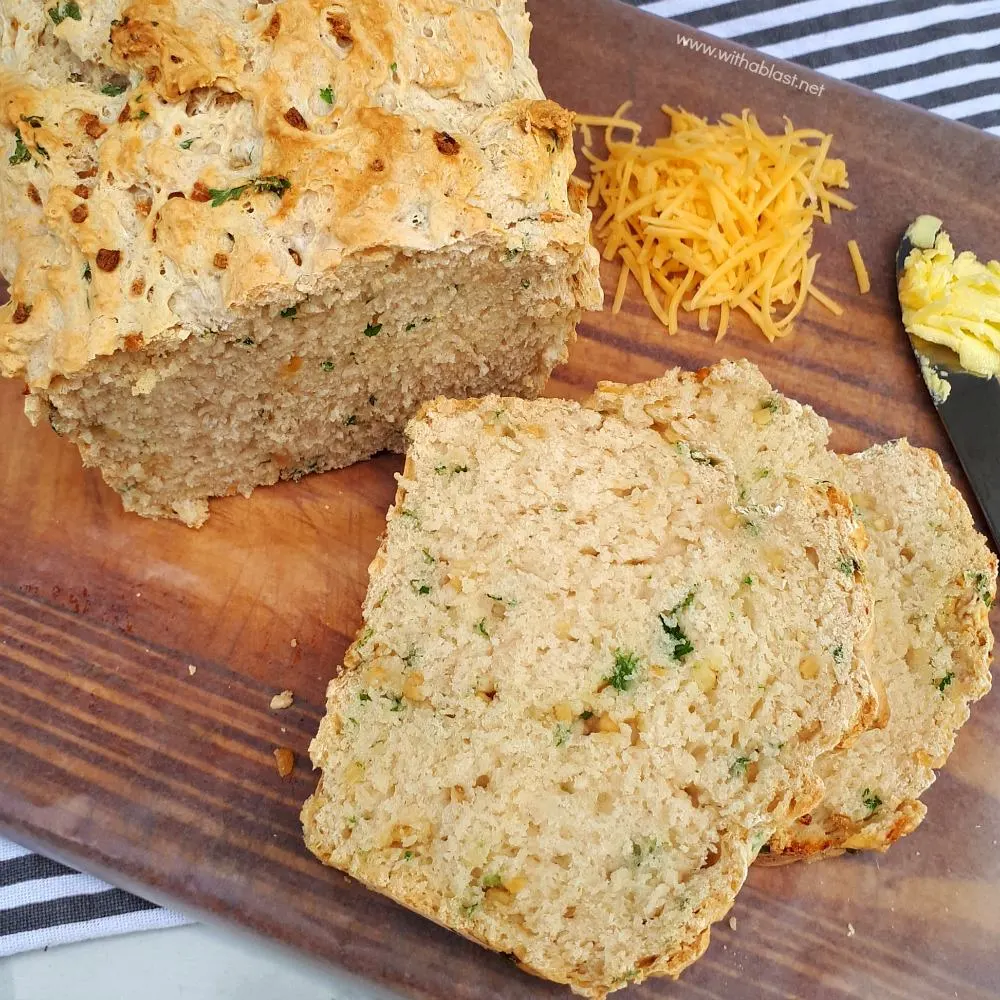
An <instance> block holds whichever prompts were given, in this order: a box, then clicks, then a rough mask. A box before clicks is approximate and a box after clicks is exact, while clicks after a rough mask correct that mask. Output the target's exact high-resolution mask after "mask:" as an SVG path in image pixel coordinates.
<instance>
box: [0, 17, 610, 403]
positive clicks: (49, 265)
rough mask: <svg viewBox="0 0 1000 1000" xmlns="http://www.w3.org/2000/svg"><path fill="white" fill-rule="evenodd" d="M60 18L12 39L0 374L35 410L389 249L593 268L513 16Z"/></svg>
mask: <svg viewBox="0 0 1000 1000" xmlns="http://www.w3.org/2000/svg"><path fill="white" fill-rule="evenodd" d="M48 6H49V5H48V4H43V3H41V2H38V0H13V2H11V3H10V4H8V5H7V7H8V9H9V14H10V17H9V18H5V19H4V22H3V24H2V26H0V32H2V34H0V54H2V57H3V58H2V65H3V69H2V70H0V135H2V137H3V144H4V149H5V155H4V156H3V157H0V191H2V192H3V194H4V197H3V199H2V200H0V206H2V207H0V224H2V225H3V228H4V232H5V240H4V246H3V248H2V249H0V270H2V271H3V273H4V274H5V275H6V277H7V278H8V279H9V280H10V283H11V302H10V303H9V304H8V305H7V306H6V307H4V308H2V309H0V371H2V372H3V374H5V375H9V376H19V377H23V378H25V380H26V381H27V383H28V385H29V386H30V387H32V388H39V389H44V388H45V387H47V386H48V385H49V384H50V382H51V380H52V379H53V378H55V377H57V376H60V375H63V376H66V375H73V374H77V373H80V372H82V371H84V370H86V368H87V366H88V364H89V363H90V362H91V361H92V360H93V359H94V358H95V357H98V356H100V355H106V354H110V353H112V352H115V351H117V350H120V349H122V348H123V347H126V346H131V347H132V349H135V348H136V347H139V346H142V345H150V344H154V343H160V344H168V343H171V342H177V341H180V340H184V339H185V338H187V337H188V336H190V335H191V334H192V333H194V332H197V331H199V330H204V329H212V330H224V329H226V327H227V326H228V325H230V324H231V323H232V322H233V321H234V320H235V319H236V318H238V317H239V316H241V315H245V314H246V313H247V312H249V311H252V310H253V309H255V308H260V307H267V306H271V307H273V308H274V309H275V311H277V310H278V309H281V308H288V307H291V306H293V305H294V304H295V303H296V302H298V301H300V300H301V299H303V298H304V297H305V296H307V295H314V294H322V292H323V291H324V289H326V288H327V287H328V286H329V283H330V276H331V275H332V273H333V272H334V271H335V270H336V269H337V267H338V265H339V264H340V263H341V262H342V261H343V260H344V259H345V258H347V257H349V256H352V255H363V254H365V253H366V252H369V251H376V250H379V249H380V248H383V249H384V248H394V249H401V250H403V251H414V252H417V251H433V250H436V249H440V248H444V247H447V246H451V245H455V244H461V243H463V242H465V241H468V240H470V239H480V240H481V239H482V238H489V239H491V240H493V241H495V242H496V243H497V245H499V246H500V247H501V248H507V249H508V250H509V251H510V252H511V253H518V252H521V251H523V250H537V251H538V252H540V253H543V252H544V250H545V248H546V247H547V246H559V247H563V248H567V247H569V248H574V249H576V250H579V251H580V252H581V253H583V252H584V251H585V248H586V245H587V223H586V212H585V211H584V212H582V213H581V212H580V211H578V210H577V209H578V208H579V206H577V205H574V204H571V202H570V197H569V194H568V183H569V177H570V175H571V173H572V169H573V164H574V157H573V150H572V141H571V122H572V116H571V115H570V113H569V112H567V111H565V110H564V109H562V108H560V107H558V105H555V104H553V103H551V102H548V101H545V100H544V99H543V95H542V93H541V90H540V88H539V86H538V82H537V78H536V75H535V72H534V69H533V67H532V65H531V63H530V61H529V58H528V35H529V31H530V27H529V22H528V19H527V15H526V14H525V12H524V5H523V0H502V2H500V3H498V4H494V3H487V2H486V0H468V2H465V3H461V4H453V3H446V2H442V0H405V2H404V0H358V2H357V3H353V4H351V5H350V7H349V9H348V8H347V7H344V6H342V5H338V4H330V3H326V2H323V0H282V2H279V3H275V4H270V5H267V6H262V5H261V6H258V5H256V4H244V3H234V2H229V0H225V2H224V0H209V2H203V3H198V4H182V3H180V2H179V0H136V2H133V3H126V2H119V3H104V4H101V5H99V7H98V6H97V5H81V17H80V18H79V19H77V18H75V17H73V16H63V17H58V18H53V17H52V16H51V15H50V14H49V13H47V9H46V8H47V7H48ZM55 9H56V11H57V15H58V11H59V7H58V5H57V6H56V8H55ZM57 19H58V23H54V22H55V20H57ZM102 91H103V92H102ZM18 137H19V139H18ZM12 160H13V161H15V162H11V161H12ZM239 189H242V190H239ZM234 190H239V193H238V194H235V195H233V196H231V197H229V198H227V199H225V200H223V195H222V194H213V193H212V192H232V191H234ZM220 261H224V263H225V266H224V267H223V266H220V264H219V262H220ZM580 291H581V300H582V301H583V304H584V305H594V304H596V302H597V300H598V298H599V293H598V292H597V291H596V289H595V288H593V287H590V286H587V287H581V289H580Z"/></svg>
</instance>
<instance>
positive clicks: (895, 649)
mask: <svg viewBox="0 0 1000 1000" xmlns="http://www.w3.org/2000/svg"><path fill="white" fill-rule="evenodd" d="M619 391H620V390H619V387H617V386H609V387H604V388H603V389H599V390H598V393H597V394H596V396H595V399H596V400H597V401H598V402H600V401H601V400H602V399H603V398H604V397H606V396H608V395H609V394H610V398H615V397H617V395H618V393H619ZM639 393H644V395H637V394H639ZM629 396H630V397H631V398H632V404H631V405H633V406H636V405H637V403H640V402H643V403H645V401H646V400H647V399H658V400H660V401H661V405H664V406H665V407H666V409H667V410H668V411H669V414H670V416H669V423H670V427H671V428H672V429H673V430H674V432H675V433H678V434H687V433H689V432H690V430H691V429H692V428H697V433H699V434H700V436H701V440H702V441H703V442H704V443H705V446H706V447H709V448H712V447H715V448H720V449H723V450H724V451H725V452H726V454H727V455H729V456H730V457H731V458H732V460H733V461H734V463H735V465H734V473H735V475H736V476H737V478H738V479H739V481H740V483H741V489H742V490H743V491H745V495H746V502H747V503H748V504H753V503H760V502H773V496H772V495H771V493H772V491H773V488H774V486H773V484H774V481H775V473H776V472H777V473H778V480H779V481H780V479H781V478H783V477H789V476H792V477H798V478H800V479H802V480H804V481H806V482H814V483H815V482H821V481H828V482H832V483H834V484H835V485H836V486H837V487H839V488H840V489H841V490H842V491H843V492H844V493H845V494H847V495H848V496H850V497H851V498H852V500H853V503H854V506H855V509H856V511H857V513H858V517H859V519H860V521H861V523H862V524H863V525H864V528H865V531H866V536H867V540H868V542H867V548H866V549H865V551H864V555H863V557H862V559H861V564H860V566H859V567H855V566H852V565H848V564H847V563H846V562H845V563H843V564H838V565H836V566H832V567H828V569H829V571H830V572H831V573H836V572H841V571H842V572H845V573H852V574H853V573H856V572H862V573H864V574H865V575H866V577H867V579H868V581H869V584H870V586H871V588H872V594H873V599H874V616H873V629H872V636H871V649H872V654H871V657H870V666H871V673H872V676H873V679H874V681H875V683H876V686H877V687H878V689H879V692H880V696H881V706H880V710H879V715H878V718H877V719H876V725H875V726H873V727H872V728H871V729H870V730H868V731H866V732H865V733H863V734H862V735H861V736H860V737H859V738H858V739H857V740H856V741H855V742H853V743H852V745H851V746H850V747H845V748H841V749H838V750H835V751H833V752H831V753H829V754H827V755H825V756H824V757H823V758H822V759H821V760H820V761H819V763H818V765H817V775H818V776H819V777H820V778H821V780H822V781H823V783H824V785H825V788H826V791H825V795H824V799H823V802H822V803H821V804H820V805H818V806H817V807H816V808H815V809H812V810H810V812H808V813H807V814H806V815H804V816H802V817H801V818H800V819H799V820H798V821H797V822H796V823H795V824H793V825H792V826H791V827H789V828H788V829H787V830H784V831H781V832H779V833H778V834H777V835H776V836H775V837H774V838H772V840H771V842H770V844H769V847H768V853H767V854H766V858H767V859H769V860H782V861H786V860H794V859H795V858H799V857H815V856H818V855H822V854H837V853H840V852H842V851H843V850H844V849H848V848H850V849H860V848H869V849H879V850H884V849H885V848H887V847H888V846H889V845H890V844H891V843H893V841H895V840H897V839H898V838H899V837H901V836H903V835H904V834H907V833H910V832H911V831H912V830H913V829H915V828H916V826H917V825H918V824H919V823H920V821H921V820H922V819H923V816H924V814H925V812H926V809H925V807H924V805H923V804H922V803H921V802H919V796H920V795H921V794H922V793H923V792H924V791H925V790H926V789H927V788H928V787H929V786H930V785H931V783H932V782H933V781H934V770H933V769H934V768H939V767H941V766H942V765H943V764H944V762H945V760H946V759H947V757H948V754H949V753H950V752H951V749H952V747H953V745H954V742H955V735H956V733H957V732H958V730H959V729H960V728H961V726H962V725H963V724H964V723H965V721H966V720H967V719H968V717H969V708H968V706H969V703H970V702H972V701H975V700H976V699H978V698H981V697H982V696H983V695H984V694H986V692H987V691H989V688H990V673H989V663H990V657H991V654H992V649H993V634H992V632H991V630H990V626H989V620H988V616H989V609H990V606H991V605H992V603H993V599H994V596H995V594H996V577H997V562H996V558H995V556H994V555H993V554H992V553H991V552H990V550H989V548H988V547H987V545H986V540H985V539H984V538H983V537H982V536H981V535H980V534H979V533H978V532H977V531H976V529H975V526H974V524H973V521H972V516H971V514H970V513H969V509H968V507H967V506H966V503H965V501H964V500H963V499H962V497H961V495H960V494H959V493H958V491H957V490H956V489H955V488H954V487H953V486H952V484H951V482H950V480H949V478H948V474H947V472H945V470H944V468H943V466H942V465H941V460H940V459H939V458H938V456H937V455H936V454H935V453H934V452H932V451H929V450H926V449H917V448H913V447H911V446H910V445H908V444H907V443H906V442H905V441H898V442H893V443H891V444H886V445H877V446H875V447H873V448H870V449H869V450H868V451H865V452H862V453H861V454H858V455H846V456H839V455H836V454H834V453H833V452H831V451H830V450H829V449H828V448H827V441H828V438H829V425H828V424H827V422H826V421H825V420H824V419H823V418H822V417H820V416H819V415H818V414H817V413H815V411H813V410H812V409H811V408H810V407H806V406H802V405H801V404H799V403H797V402H795V401H794V400H791V399H787V398H785V397H784V396H782V395H780V394H779V393H776V392H775V391H774V390H773V389H772V387H771V386H770V384H769V383H768V382H767V380H766V379H765V378H764V377H763V376H762V375H761V373H760V372H759V371H758V370H757V368H756V367H754V366H753V365H752V364H750V363H749V362H746V361H740V362H723V363H721V364H718V365H715V366H714V367H712V368H710V369H707V370H705V371H703V372H701V373H698V374H694V373H689V372H682V371H679V370H675V371H672V372H668V373H667V374H666V375H665V376H664V377H663V378H662V379H657V380H655V381H654V382H651V383H648V384H647V385H646V386H645V387H644V388H640V387H634V388H633V389H632V390H631V391H630V393H629ZM665 419H666V417H665Z"/></svg>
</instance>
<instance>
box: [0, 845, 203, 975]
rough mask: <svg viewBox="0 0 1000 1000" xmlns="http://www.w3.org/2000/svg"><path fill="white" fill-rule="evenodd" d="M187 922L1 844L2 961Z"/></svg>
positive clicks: (99, 881)
mask: <svg viewBox="0 0 1000 1000" xmlns="http://www.w3.org/2000/svg"><path fill="white" fill-rule="evenodd" d="M183 923H187V918H186V917H183V916H181V915H180V914H179V913H174V912H172V911H170V910H162V909H160V908H159V907H158V906H156V904H155V903H149V902H147V901H146V900H144V899H140V898H139V897H138V896H133V895H132V894H131V893H128V892H125V891H124V890H123V889H116V888H114V887H113V886H110V885H108V884H107V883H106V882H102V881H101V880H100V879H97V878H94V876H93V875H82V874H80V873H79V872H75V871H73V869H72V868H67V867H66V866H65V865H62V864H60V863H59V862H58V861H52V860H50V859H49V858H46V857H43V856H42V855H41V854H32V853H31V852H30V851H28V850H27V849H26V848H24V847H19V846H18V845H17V844H12V843H11V842H10V841H9V840H2V839H0V958H4V957H6V956H8V955H16V954H17V953H18V952H20V951H33V950H35V949H36V948H47V947H49V946H50V945H56V944H70V943H72V942H73V941H83V940H86V939H88V938H99V937H107V936H109V935H111V934H123V933H125V932H127V931H146V930H152V929H154V928H156V927H175V926H177V925H178V924H183Z"/></svg>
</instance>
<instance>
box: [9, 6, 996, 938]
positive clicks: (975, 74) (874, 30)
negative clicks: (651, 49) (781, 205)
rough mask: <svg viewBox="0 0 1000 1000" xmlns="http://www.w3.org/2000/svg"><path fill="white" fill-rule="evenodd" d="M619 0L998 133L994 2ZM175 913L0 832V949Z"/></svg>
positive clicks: (145, 925)
mask: <svg viewBox="0 0 1000 1000" xmlns="http://www.w3.org/2000/svg"><path fill="white" fill-rule="evenodd" d="M541 2H546V0H541ZM629 2H632V3H633V5H635V6H643V7H645V9H647V10H649V11H652V12H653V13H656V14H661V15H663V16H664V17H672V18H675V19H676V20H679V21H682V22H684V23H685V24H687V25H690V26H691V27H694V28H700V29H702V30H704V31H707V32H709V33H710V34H715V35H717V36H718V37H720V38H726V39H732V40H734V41H738V42H741V43H743V44H744V45H749V46H752V47H753V48H757V49H760V50H762V51H763V52H765V53H766V54H767V55H770V56H772V57H775V58H783V59H790V60H792V61H793V62H797V63H800V64H801V65H803V66H807V67H809V68H810V69H814V70H819V71H820V72H823V73H826V74H827V75H829V76H833V77H836V78H837V79H840V80H850V81H851V82H853V83H856V84H859V85H861V86H863V87H868V88H870V89H872V90H876V91H878V92H879V93H880V94H884V95H886V96H887V97H893V98H897V99H899V100H904V101H909V102H911V103H913V104H916V105H919V106H920V107H922V108H927V109H929V110H931V111H935V112H937V113H938V114H941V115H945V116H947V117H949V118H953V119H956V120H958V121H963V122H965V123H966V124H969V125H974V126H977V127H979V128H982V129H986V130H987V131H989V132H992V133H993V134H995V135H1000V0H971V2H965V3H950V4H943V3H939V2H935V0H887V2H884V3H870V2H866V0H837V3H836V5H834V4H831V3H829V2H828V0H797V2H781V0H735V2H729V3H722V2H711V0H709V2H705V0H701V2H692V0H658V2H655V3H642V2H641V0H629ZM833 6H836V8H837V9H836V11H835V12H834V13H831V12H830V11H831V7H833ZM736 110H738V109H736ZM998 155H1000V147H998ZM184 919H185V918H184V917H182V916H180V915H178V914H175V913H171V912H169V911H167V910H161V909H159V908H157V907H155V906H154V905H153V904H152V903H147V902H146V901H145V900H142V899H139V898H138V897H136V896H132V895H130V894H129V893H126V892H124V891H122V890H121V889H115V888H112V887H111V886H109V885H106V884H105V883H103V882H100V881H99V880H98V879H95V878H93V877H91V876H89V875H79V874H77V873H75V872H73V871H72V870H70V869H68V868H66V867H65V866H63V865H61V864H58V863H57V862H54V861H49V860H48V859H45V858H42V857H40V856H39V855H35V854H30V853H28V852H27V851H26V850H25V849H24V848H21V847H17V846H16V845H14V844H10V843H8V842H6V841H3V840H0V956H3V955H12V954H14V953H15V952H18V951H28V950H31V949H34V948H41V947H45V946H47V945H52V944H62V943H66V942H69V941H78V940H82V939H84V938H89V937H101V936H104V935H107V934H118V933H122V932H125V931H131V930H146V929H149V928H152V927H169V926H172V925H174V924H178V923H183V922H184Z"/></svg>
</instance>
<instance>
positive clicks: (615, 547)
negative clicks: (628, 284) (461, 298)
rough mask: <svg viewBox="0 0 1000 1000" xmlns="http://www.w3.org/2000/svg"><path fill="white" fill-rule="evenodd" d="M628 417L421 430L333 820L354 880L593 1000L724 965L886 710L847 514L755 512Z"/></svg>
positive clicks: (314, 826) (589, 415) (322, 795)
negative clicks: (756, 882) (869, 653)
mask: <svg viewBox="0 0 1000 1000" xmlns="http://www.w3.org/2000/svg"><path fill="white" fill-rule="evenodd" d="M612 395H613V394H612ZM623 400H624V402H623ZM606 403H607V405H606V406H605V410H606V411H607V412H597V410H595V409H587V408H584V407H581V406H579V405H577V404H575V403H570V402H565V401H560V400H540V401H537V402H534V403H525V402H523V401H521V400H511V399H499V398H497V397H491V398H486V399H484V400H480V401H471V402H467V403H456V402H452V401H440V400H439V401H437V402H435V403H433V404H431V405H429V406H428V407H426V408H425V411H424V413H423V415H422V417H421V418H420V419H418V420H415V421H413V422H411V424H410V427H409V431H408V434H409V436H410V438H411V446H410V449H409V452H408V456H407V463H406V468H405V470H404V473H403V475H402V477H401V478H400V487H399V494H398V496H397V501H396V504H395V506H394V508H393V509H392V510H391V511H390V515H389V519H388V528H387V535H386V539H385V541H384V543H383V546H382V548H381V550H380V552H379V554H378V556H377V557H376V559H375V561H374V562H373V564H372V566H371V579H370V585H369V589H368V594H367V597H366V599H365V605H364V622H365V624H364V628H363V630H362V632H361V634H360V635H359V638H358V640H357V641H356V642H355V643H354V645H353V646H352V647H351V649H350V650H349V651H348V654H347V656H346V659H345V669H344V672H343V673H342V674H341V675H340V676H339V677H337V678H336V679H335V680H334V681H333V682H332V683H331V685H330V688H329V692H328V699H329V700H328V712H327V715H326V717H325V719H324V720H323V722H322V724H321V727H320V730H319V733H318V735H317V737H316V739H315V740H314V742H313V744H312V748H311V753H312V758H313V762H314V763H315V765H316V766H317V767H319V768H321V769H322V772H323V774H322V779H321V782H320V786H319V787H318V789H317V792H316V794H315V795H314V796H313V798H312V799H311V800H310V801H309V803H307V805H306V806H305V808H304V811H303V819H304V823H305V828H306V838H307V843H308V844H309V846H310V848H311V849H312V850H313V851H314V852H315V853H316V854H317V855H318V856H320V857H321V858H323V859H324V860H325V861H327V862H328V863H330V864H333V865H336V866H338V867H341V868H343V869H345V870H347V871H349V872H350V873H351V874H352V875H354V876H356V877H358V878H360V879H362V880H363V881H364V882H366V883H367V884H368V885H371V886H373V887H374V888H377V889H379V890H380V891H382V892H386V893H388V894H389V895H391V896H393V897H394V898H395V899H397V900H399V901H400V902H402V903H404V904H405V905H408V906H410V907H412V908H414V909H416V910H418V911H419V912H422V913H424V914H426V915H428V916H430V917H432V918H434V919H436V920H438V921H440V922H441V923H443V924H445V925H447V926H450V927H453V928H455V929H457V930H459V931H461V932H462V933H465V934H468V935H469V936H472V937H474V938H476V939H478V940H480V941H482V942H484V943H486V944H488V945H489V946H491V947H493V948H497V949H500V950H503V951H509V952H512V953H513V954H514V955H516V956H517V958H518V959H519V960H520V961H521V962H522V963H523V964H525V965H526V966H527V967H528V968H530V969H532V970H533V971H536V972H538V973H540V974H542V975H545V976H548V977H550V978H553V979H556V980H558V981H562V982H568V983H570V984H571V985H572V986H573V988H574V989H576V990H578V991H579V992H582V993H584V994H587V995H591V996H601V995H603V994H604V993H605V992H606V991H607V990H609V989H613V988H616V987H618V986H622V985H625V984H626V983H627V982H630V981H633V980H639V979H643V978H646V977H647V976H649V975H656V974H664V973H676V972H679V971H680V970H681V969H682V968H684V966H686V965H687V964H688V963H689V962H691V961H692V960H694V959H695V958H696V957H697V956H698V955H699V954H700V952H701V951H702V950H703V949H704V947H705V945H706V943H707V937H708V927H709V925H710V924H711V922H712V921H714V920H717V919H719V917H721V916H722V914H724V913H725V911H726V910H727V909H728V907H729V906H730V905H731V904H732V901H733V898H734V896H735V893H736V891H737V890H738V888H739V886H740V884H741V883H742V881H743V878H744V877H745V874H746V870H747V866H748V865H749V863H750V862H751V860H752V859H753V857H754V854H755V853H756V850H757V849H758V848H759V847H760V845H761V844H762V843H763V842H764V841H765V840H766V838H767V837H769V836H770V835H771V833H772V832H773V831H774V829H775V828H776V827H777V826H783V825H785V823H786V822H787V821H788V820H789V819H790V818H791V817H793V816H795V815H798V814H799V813H800V812H801V811H803V810H804V809H806V808H808V807H810V806H811V805H812V804H814V803H815V801H816V799H817V798H818V794H819V788H818V784H817V783H816V782H815V779H814V778H813V777H812V775H811V766H812V763H813V762H814V760H815V757H816V755H817V754H819V753H821V752H823V751H825V750H829V749H830V748H831V747H833V746H835V745H836V744H837V743H839V742H840V741H841V740H842V739H843V738H844V737H845V736H846V735H847V734H849V733H851V732H853V731H855V730H856V729H857V727H858V723H859V716H860V715H861V714H862V712H863V709H864V706H865V704H866V703H867V701H868V700H869V698H870V688H869V687H868V684H867V677H866V675H865V674H864V672H863V670H862V669H861V668H860V667H859V666H857V665H856V655H855V651H856V648H857V647H858V645H859V644H860V643H861V642H862V641H863V638H864V636H865V635H866V633H867V630H868V625H869V616H870V606H869V599H868V594H867V590H866V588H865V587H864V585H863V583H862V582H861V580H860V579H859V578H858V577H857V576H856V575H855V574H853V573H842V572H830V571H829V567H830V566H836V565H837V564H838V563H839V562H840V561H845V560H846V561H847V562H849V563H852V564H853V562H854V561H855V560H856V559H857V558H858V557H859V555H860V553H859V551H858V548H857V544H856V537H855V526H854V522H853V519H852V517H851V516H850V514H849V511H848V508H847V505H846V504H845V503H844V501H843V498H842V497H840V496H839V495H838V494H837V491H836V490H833V489H832V488H830V487H828V486H826V485H820V486H814V485H804V486H802V487H799V488H793V487H792V486H790V485H788V486H786V488H785V490H784V492H783V494H782V498H781V501H780V502H778V503H775V504H774V505H772V506H764V505H759V506H758V507H755V508H754V509H753V510H750V509H748V508H747V507H746V505H745V503H744V501H743V499H742V498H741V496H740V487H739V484H738V483H737V481H736V478H735V476H734V475H733V473H732V463H731V462H730V461H728V460H727V459H726V456H724V455H723V454H721V453H719V452H718V451H717V450H715V451H713V452H711V453H705V452H703V451H702V450H701V449H700V448H699V447H698V439H697V438H695V437H691V438H689V439H681V438H679V437H677V436H676V435H674V434H672V433H670V432H669V431H668V430H667V428H665V427H663V426H662V425H660V424H659V423H658V415H659V414H658V409H657V407H656V405H655V403H651V404H649V405H640V407H639V408H638V410H637V411H633V408H632V407H631V406H630V405H629V391H628V390H623V392H622V393H619V394H618V395H617V397H616V399H615V401H614V402H612V401H611V400H610V397H609V398H608V399H607V400H606ZM619 404H622V405H619ZM810 551H812V552H813V554H814V555H815V557H816V560H817V561H816V563H815V564H814V562H813V560H812V559H811V558H810V556H809V552H810Z"/></svg>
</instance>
